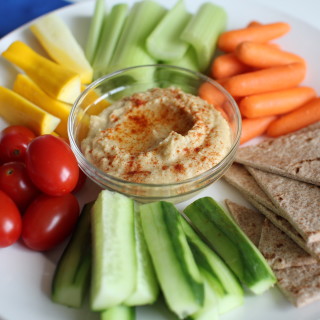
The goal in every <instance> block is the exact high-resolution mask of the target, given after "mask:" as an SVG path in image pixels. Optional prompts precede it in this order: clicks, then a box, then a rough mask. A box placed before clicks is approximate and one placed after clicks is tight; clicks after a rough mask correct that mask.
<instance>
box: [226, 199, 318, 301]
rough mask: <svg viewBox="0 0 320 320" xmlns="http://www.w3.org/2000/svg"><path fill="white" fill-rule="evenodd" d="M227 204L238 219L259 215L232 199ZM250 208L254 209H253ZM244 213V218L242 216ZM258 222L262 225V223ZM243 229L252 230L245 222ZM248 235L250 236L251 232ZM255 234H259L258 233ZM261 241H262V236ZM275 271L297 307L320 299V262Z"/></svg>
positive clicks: (286, 294)
mask: <svg viewBox="0 0 320 320" xmlns="http://www.w3.org/2000/svg"><path fill="white" fill-rule="evenodd" d="M226 204H227V207H228V209H229V208H230V213H231V214H232V215H233V217H234V218H235V220H236V221H238V220H240V219H241V220H242V221H245V219H246V216H247V215H249V217H250V218H252V217H257V215H252V213H246V208H245V207H244V208H241V210H238V209H237V208H238V207H241V206H239V205H237V204H234V203H232V201H230V200H226ZM233 210H234V211H233ZM248 210H249V211H252V210H251V209H248ZM267 210H268V209H267ZM269 211H270V210H269ZM242 215H243V218H240V217H241V216H242ZM258 217H259V215H258ZM259 221H260V218H259ZM257 223H258V222H257ZM258 224H259V225H260V223H258ZM240 227H241V226H240ZM243 231H244V232H245V233H247V232H249V233H251V232H252V230H251V228H246V224H245V223H244V224H243ZM247 235H248V236H249V234H247ZM255 236H258V235H257V234H256V235H255ZM287 239H288V237H287ZM260 241H262V238H261V237H260ZM273 271H274V273H275V275H276V277H277V280H278V281H277V286H278V288H279V289H280V291H281V292H282V293H283V294H284V295H285V296H286V297H287V299H288V300H289V301H290V302H291V303H292V304H293V305H295V306H296V307H303V306H305V305H307V304H310V303H312V302H315V301H319V300H320V264H319V263H314V264H309V265H303V266H296V267H289V268H284V269H274V270H273Z"/></svg>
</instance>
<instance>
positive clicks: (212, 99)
mask: <svg viewBox="0 0 320 320" xmlns="http://www.w3.org/2000/svg"><path fill="white" fill-rule="evenodd" d="M198 94H199V97H200V98H202V99H203V100H206V101H207V102H208V103H210V104H212V105H214V106H215V107H217V106H222V105H223V103H224V102H225V101H226V97H225V95H224V94H223V93H222V92H221V91H220V90H218V89H217V88H216V87H215V86H214V85H213V84H211V83H209V82H204V83H203V84H202V85H201V86H200V87H199V91H198Z"/></svg>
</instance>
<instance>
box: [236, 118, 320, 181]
mask: <svg viewBox="0 0 320 320" xmlns="http://www.w3.org/2000/svg"><path fill="white" fill-rule="evenodd" d="M319 145H320V122H316V123H315V124H313V125H311V126H309V127H307V128H304V129H302V130H299V131H296V132H294V133H291V134H288V135H284V136H281V137H278V138H270V139H266V140H264V141H262V142H261V143H259V144H257V145H253V146H246V147H242V148H239V150H238V152H237V154H236V160H235V161H236V162H238V163H242V164H245V165H248V166H251V167H254V168H257V169H260V170H263V171H267V172H271V173H276V174H279V175H283V176H286V177H289V178H292V179H297V180H300V181H304V182H308V183H312V184H316V185H320V148H319Z"/></svg>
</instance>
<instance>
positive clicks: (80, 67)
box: [30, 14, 93, 83]
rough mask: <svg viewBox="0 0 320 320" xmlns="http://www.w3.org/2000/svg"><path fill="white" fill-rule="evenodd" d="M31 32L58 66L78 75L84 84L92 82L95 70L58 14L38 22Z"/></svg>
mask: <svg viewBox="0 0 320 320" xmlns="http://www.w3.org/2000/svg"><path fill="white" fill-rule="evenodd" d="M30 30H31V31H32V33H33V34H34V35H35V36H36V38H37V39H38V40H39V42H40V43H41V45H42V46H43V48H44V49H45V50H46V52H47V53H48V55H49V56H50V57H51V58H52V59H53V60H54V61H56V62H57V63H58V64H60V65H62V66H64V67H66V68H69V69H71V70H73V71H74V72H76V73H78V74H79V75H80V78H81V82H82V83H90V82H91V81H92V74H93V70H92V67H91V65H90V64H89V62H88V60H87V58H86V56H85V54H84V51H83V50H82V48H81V47H80V45H79V43H78V42H77V40H76V39H75V37H74V36H73V34H72V33H71V31H70V29H69V27H68V26H67V25H66V23H65V22H64V21H63V20H62V19H61V18H60V17H58V16H57V15H56V14H49V15H45V16H43V17H41V18H40V19H38V20H36V21H35V22H34V23H33V24H32V25H31V26H30Z"/></svg>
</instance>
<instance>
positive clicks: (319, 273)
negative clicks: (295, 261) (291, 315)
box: [274, 263, 320, 307]
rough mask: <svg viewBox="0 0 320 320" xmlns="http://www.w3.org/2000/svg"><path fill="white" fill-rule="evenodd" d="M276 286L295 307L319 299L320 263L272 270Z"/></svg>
mask: <svg viewBox="0 0 320 320" xmlns="http://www.w3.org/2000/svg"><path fill="white" fill-rule="evenodd" d="M274 272H275V275H276V277H277V279H278V283H277V285H278V288H279V289H280V290H281V291H282V293H283V294H284V295H285V296H286V297H287V299H288V300H289V301H290V302H291V303H292V304H294V305H295V306H296V307H303V306H305V305H307V304H310V303H312V302H315V301H319V300H320V264H319V263H317V264H311V265H306V266H300V267H292V268H286V269H281V270H274Z"/></svg>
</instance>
